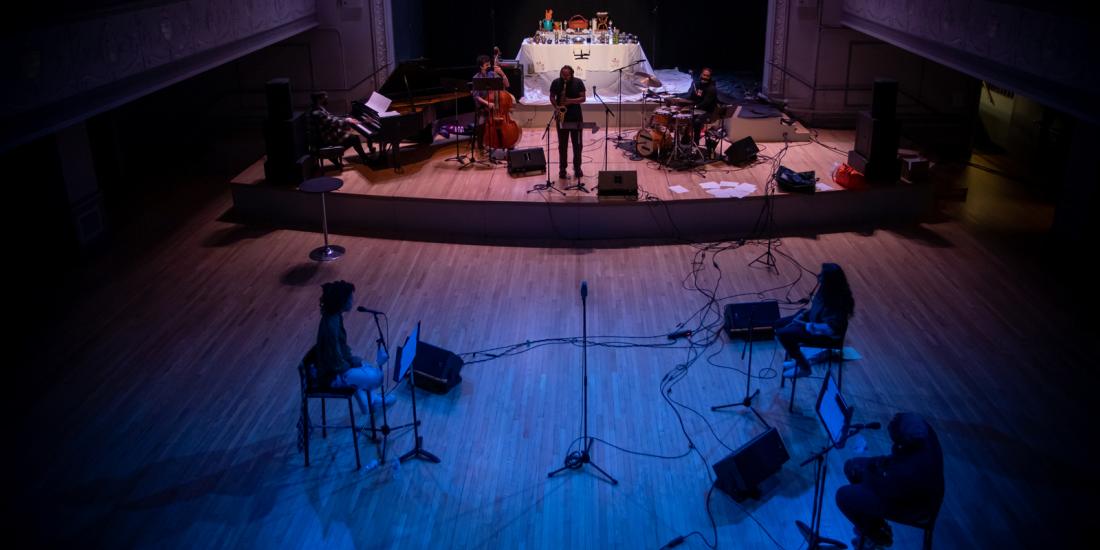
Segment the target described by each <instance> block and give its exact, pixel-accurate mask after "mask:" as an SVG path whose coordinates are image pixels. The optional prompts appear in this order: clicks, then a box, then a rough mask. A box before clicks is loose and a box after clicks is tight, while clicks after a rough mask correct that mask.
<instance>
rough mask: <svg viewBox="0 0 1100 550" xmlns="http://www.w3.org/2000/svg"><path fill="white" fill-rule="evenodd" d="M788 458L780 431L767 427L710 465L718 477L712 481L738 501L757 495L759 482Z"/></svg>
mask: <svg viewBox="0 0 1100 550" xmlns="http://www.w3.org/2000/svg"><path fill="white" fill-rule="evenodd" d="M790 458H791V456H790V455H789V454H787V447H785V446H784V445H783V440H782V439H781V438H780V437H779V431H777V430H776V429H775V428H768V431H766V432H764V433H762V434H760V435H758V436H756V437H754V438H752V440H751V441H749V442H748V443H745V444H744V445H742V446H741V448H740V449H737V450H736V451H734V452H733V453H732V454H730V455H729V456H727V457H726V458H723V459H722V460H721V461H719V462H718V463H717V464H715V465H714V466H713V468H714V474H715V475H716V476H717V477H718V480H717V481H715V483H714V484H715V485H716V486H717V487H718V488H719V489H721V490H722V491H723V492H725V493H726V494H728V495H729V496H731V497H733V500H736V501H737V502H741V501H743V500H745V499H746V498H754V499H755V498H760V489H759V488H758V485H760V482H762V481H764V480H765V479H767V478H769V477H771V476H773V475H775V473H776V472H778V471H779V470H780V468H782V467H783V464H785V463H786V462H787V461H788V460H790Z"/></svg>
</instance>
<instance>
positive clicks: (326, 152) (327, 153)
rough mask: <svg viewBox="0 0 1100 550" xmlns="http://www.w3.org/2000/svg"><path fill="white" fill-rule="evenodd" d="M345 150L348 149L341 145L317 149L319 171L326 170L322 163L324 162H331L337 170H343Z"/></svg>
mask: <svg viewBox="0 0 1100 550" xmlns="http://www.w3.org/2000/svg"><path fill="white" fill-rule="evenodd" d="M345 149H346V147H342V146H340V145H333V146H330V147H321V148H319V149H317V153H316V155H315V157H316V159H317V168H318V170H322V171H323V170H324V163H323V162H322V161H323V160H327V161H329V162H331V163H332V164H333V165H334V166H335V167H336V168H343V167H344V150H345Z"/></svg>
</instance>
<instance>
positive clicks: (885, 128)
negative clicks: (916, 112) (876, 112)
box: [856, 111, 901, 160]
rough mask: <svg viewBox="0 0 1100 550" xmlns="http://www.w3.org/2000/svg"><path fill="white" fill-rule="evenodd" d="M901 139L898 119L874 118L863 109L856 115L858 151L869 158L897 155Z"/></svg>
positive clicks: (875, 158) (877, 158)
mask: <svg viewBox="0 0 1100 550" xmlns="http://www.w3.org/2000/svg"><path fill="white" fill-rule="evenodd" d="M900 139H901V137H900V133H899V126H898V121H897V120H896V119H893V118H874V117H873V116H872V115H871V113H868V112H867V111H861V112H860V113H859V115H858V116H857V117H856V152H858V153H859V154H861V155H863V156H865V157H867V158H868V159H874V160H880V159H881V160H885V159H887V158H894V157H896V156H897V155H898V143H899V141H900Z"/></svg>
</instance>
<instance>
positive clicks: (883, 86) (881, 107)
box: [871, 78, 898, 119]
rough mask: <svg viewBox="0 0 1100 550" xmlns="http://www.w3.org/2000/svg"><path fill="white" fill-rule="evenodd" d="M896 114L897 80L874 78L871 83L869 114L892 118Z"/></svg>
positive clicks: (875, 116) (876, 116)
mask: <svg viewBox="0 0 1100 550" xmlns="http://www.w3.org/2000/svg"><path fill="white" fill-rule="evenodd" d="M897 114H898V81H897V80H891V79H889V78H876V79H875V82H874V84H872V85H871V116H872V117H874V118H881V119H893V118H894V117H896V116H897Z"/></svg>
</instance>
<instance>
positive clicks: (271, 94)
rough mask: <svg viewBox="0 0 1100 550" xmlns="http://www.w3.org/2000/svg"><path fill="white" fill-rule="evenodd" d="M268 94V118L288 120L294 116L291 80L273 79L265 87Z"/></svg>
mask: <svg viewBox="0 0 1100 550" xmlns="http://www.w3.org/2000/svg"><path fill="white" fill-rule="evenodd" d="M264 90H265V91H266V92H267V118H269V119H271V120H286V119H288V118H290V117H291V115H292V114H293V111H294V109H293V107H292V105H293V101H292V100H291V97H290V79H289V78H273V79H271V80H268V81H267V84H265V85H264Z"/></svg>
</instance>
